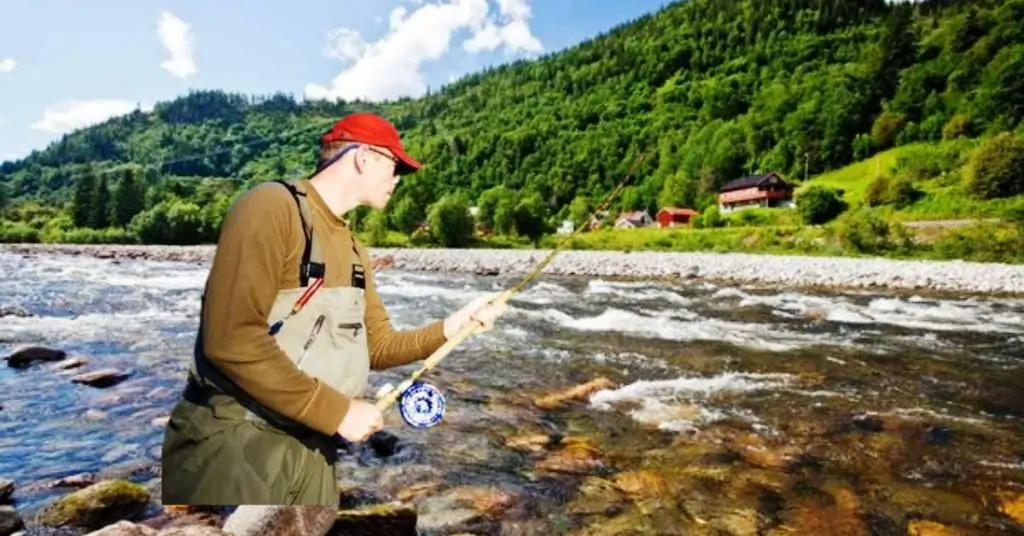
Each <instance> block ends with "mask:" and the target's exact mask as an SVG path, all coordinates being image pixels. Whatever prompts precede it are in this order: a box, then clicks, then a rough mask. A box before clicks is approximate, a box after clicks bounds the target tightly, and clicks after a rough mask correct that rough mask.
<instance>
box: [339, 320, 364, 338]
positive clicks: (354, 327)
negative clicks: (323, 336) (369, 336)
mask: <svg viewBox="0 0 1024 536" xmlns="http://www.w3.org/2000/svg"><path fill="white" fill-rule="evenodd" d="M337 326H338V331H341V332H342V333H346V334H347V333H349V332H351V333H352V336H353V337H358V336H359V332H360V331H362V329H363V323H362V322H341V323H339V324H337Z"/></svg>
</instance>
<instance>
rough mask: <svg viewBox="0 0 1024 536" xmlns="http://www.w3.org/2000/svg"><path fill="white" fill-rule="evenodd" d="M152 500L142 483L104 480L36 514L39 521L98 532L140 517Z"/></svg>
mask: <svg viewBox="0 0 1024 536" xmlns="http://www.w3.org/2000/svg"><path fill="white" fill-rule="evenodd" d="M149 501H150V495H149V491H147V490H146V488H144V487H142V486H140V485H138V484H134V483H132V482H128V481H125V480H104V481H101V482H97V483H95V484H93V485H91V486H88V487H86V488H82V489H80V490H78V491H75V492H74V493H71V494H68V495H65V496H63V497H61V498H60V499H57V500H56V501H55V502H53V503H51V504H50V505H48V506H46V507H45V508H44V509H43V510H42V511H40V512H39V514H37V515H36V518H35V522H36V523H38V524H40V525H45V526H50V527H62V526H73V527H81V528H86V529H91V530H96V529H99V528H102V527H105V526H107V525H111V524H114V523H116V522H118V521H121V520H124V519H132V518H134V517H136V516H138V515H139V514H141V513H142V512H143V511H144V510H145V509H146V507H147V505H148V504H149Z"/></svg>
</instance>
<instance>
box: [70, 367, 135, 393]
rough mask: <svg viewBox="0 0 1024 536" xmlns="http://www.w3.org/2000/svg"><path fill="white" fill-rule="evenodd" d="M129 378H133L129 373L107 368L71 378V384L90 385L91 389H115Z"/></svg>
mask: <svg viewBox="0 0 1024 536" xmlns="http://www.w3.org/2000/svg"><path fill="white" fill-rule="evenodd" d="M129 376H131V373H129V372H125V371H122V370H119V369H116V368H105V369H100V370H95V371H92V372H85V373H82V374H79V375H77V376H75V377H73V378H71V382H72V383H78V384H82V385H88V386H89V387H96V388H99V389H104V388H107V387H113V386H115V385H117V384H119V383H121V382H123V381H124V380H126V379H127V378H128V377H129Z"/></svg>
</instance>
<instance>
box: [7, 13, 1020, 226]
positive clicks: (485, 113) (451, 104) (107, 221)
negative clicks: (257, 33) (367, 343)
mask: <svg viewBox="0 0 1024 536" xmlns="http://www.w3.org/2000/svg"><path fill="white" fill-rule="evenodd" d="M1022 20H1024V0H1008V1H1003V0H974V1H966V0H941V1H940V0H932V1H925V2H917V3H905V2H901V3H894V4H892V5H890V4H888V3H887V2H886V1H885V0H842V1H837V0H724V1H723V0H691V1H688V2H677V3H674V4H671V5H669V6H667V7H666V8H664V9H663V10H660V11H658V12H656V13H652V14H650V15H648V16H645V17H643V18H640V19H638V20H635V21H630V22H629V23H626V24H623V25H621V26H619V27H617V28H614V29H612V30H610V31H608V32H607V33H605V34H603V35H600V36H598V37H596V38H594V39H592V40H590V41H587V42H585V43H582V44H580V45H578V46H576V47H573V48H571V49H568V50H564V51H560V52H557V53H553V54H550V55H548V56H546V57H544V58H541V59H539V60H536V61H529V62H527V61H521V62H517V63H514V64H511V65H507V66H503V67H500V68H494V69H490V70H488V71H486V72H481V73H478V74H475V75H472V76H469V77H466V78H464V79H462V80H460V81H458V82H456V83H454V84H451V85H449V86H446V87H444V88H442V89H441V90H440V91H437V92H434V93H433V94H430V95H427V96H425V97H423V98H418V99H404V100H401V101H397V102H388V103H381V104H377V105H370V104H367V103H359V102H352V103H325V102H304V103H298V102H296V100H294V99H293V98H292V97H290V96H287V95H272V96H264V97H250V96H242V95H232V94H226V93H222V92H218V91H200V92H193V93H191V94H189V95H186V96H183V97H181V98H179V99H177V100H174V101H171V102H164V103H161V104H159V105H157V106H156V107H155V109H154V110H153V111H152V112H151V113H143V112H135V113H132V114H129V115H127V116H124V117H119V118H115V119H111V120H109V121H107V122H105V123H103V124H101V125H97V126H94V127H91V128H86V129H83V130H80V131H77V132H74V133H71V134H68V135H67V136H65V137H64V138H63V139H62V140H60V141H59V142H57V143H54V144H53V145H51V146H49V147H46V148H45V149H42V150H40V151H37V152H35V153H33V154H32V155H30V156H29V157H28V158H26V159H24V160H21V161H18V162H12V163H6V164H4V165H3V166H2V167H0V184H3V185H4V186H5V189H6V198H7V203H9V204H10V203H14V202H15V201H36V202H38V203H39V204H41V205H42V206H43V207H51V208H49V209H47V208H40V207H39V206H36V205H33V204H27V205H25V204H23V205H22V206H21V207H20V208H17V209H15V208H12V207H9V208H8V212H9V214H8V217H9V218H17V219H20V220H23V221H24V222H25V223H24V224H20V226H19V227H18V228H19V229H21V231H19V232H21V233H23V234H24V235H25V236H24V238H25V239H32V238H35V239H39V240H45V239H47V236H49V237H50V238H51V239H52V238H53V237H55V236H62V237H64V238H65V239H69V240H70V239H71V238H69V237H72V236H75V232H76V231H75V228H88V227H93V228H103V227H114V228H123V229H126V230H125V231H123V232H122V231H108V232H107V234H106V235H104V236H106V238H105V239H109V240H126V241H130V240H138V239H141V240H143V241H147V242H171V243H188V242H195V241H203V240H206V241H208V240H211V239H212V238H213V237H214V236H215V230H216V227H217V225H218V224H219V221H220V217H221V215H222V214H223V211H224V210H225V209H226V207H227V206H228V205H229V203H230V201H231V199H232V198H233V196H234V195H236V194H237V192H239V191H240V189H241V188H244V187H246V186H247V185H250V184H253V183H254V182H257V181H263V180H268V179H273V178H278V177H281V176H296V175H302V174H305V173H307V172H309V171H310V170H311V168H312V165H313V162H314V142H315V139H316V137H317V135H318V134H319V133H320V132H322V131H323V130H324V129H325V128H326V127H327V126H328V125H329V123H330V122H331V121H332V120H333V119H335V118H337V117H338V116H340V115H342V114H344V113H346V112H349V111H353V110H365V109H371V110H375V111H378V112H380V113H382V114H383V115H385V116H387V117H388V118H390V119H391V120H392V121H393V122H394V123H395V124H396V126H398V128H399V129H400V130H402V131H403V134H404V136H405V138H406V140H407V145H408V147H409V150H410V152H411V153H412V154H413V155H415V156H416V157H417V158H419V159H421V160H422V161H423V162H424V163H425V164H426V166H425V169H424V170H423V171H422V172H421V173H419V174H417V175H415V176H413V177H411V178H409V179H407V180H405V181H403V183H402V185H401V186H400V188H399V189H398V191H397V192H396V195H395V198H394V199H393V200H392V203H391V204H390V205H389V208H388V210H387V211H386V212H385V213H384V214H382V215H380V216H375V219H374V220H373V226H374V229H375V232H376V234H377V236H378V237H379V236H383V233H384V230H385V228H389V229H391V230H397V231H402V232H403V233H410V232H412V230H413V229H415V228H416V227H417V226H418V225H419V223H420V222H422V221H424V219H425V218H427V217H428V215H429V214H428V210H429V208H430V205H431V204H432V203H434V202H436V201H444V202H443V203H439V204H437V205H436V206H437V207H441V208H444V207H449V208H451V207H453V206H456V207H458V206H463V205H464V204H465V203H466V202H469V203H471V204H479V206H480V207H481V217H482V219H483V220H484V221H483V223H485V224H487V226H488V227H490V228H492V229H494V230H496V231H498V232H499V234H502V233H503V234H520V235H526V236H530V237H531V238H535V237H536V236H537V235H539V234H542V233H543V232H544V231H545V230H550V225H551V223H552V222H553V221H556V220H555V218H554V216H556V215H557V216H559V217H562V216H570V215H575V216H579V215H580V214H583V213H585V210H586V208H588V207H589V203H591V202H593V200H595V199H597V198H599V197H600V196H603V195H604V194H605V193H606V192H607V191H608V190H609V189H611V188H612V187H613V186H614V185H615V184H616V183H617V182H618V181H619V180H621V178H622V177H623V175H624V174H625V173H626V171H627V168H628V167H629V166H630V164H631V163H632V162H633V160H634V159H635V158H636V156H637V155H638V154H639V153H641V152H644V153H645V154H646V156H647V157H646V159H645V161H644V164H643V166H642V167H641V168H640V169H639V171H638V172H637V173H636V174H635V176H636V182H635V183H634V185H633V186H631V187H630V188H629V189H627V191H625V192H624V194H623V195H622V197H621V198H620V200H619V204H618V205H617V207H616V208H618V209H628V208H639V207H648V208H656V207H657V206H659V205H662V204H676V205H682V206H693V207H696V208H704V207H706V206H709V205H711V204H713V203H714V199H715V194H716V191H717V188H718V187H720V186H721V185H722V184H724V183H725V182H726V181H728V180H731V179H734V178H737V177H739V176H741V175H743V174H746V173H749V172H767V171H778V172H781V173H782V174H783V175H785V176H787V177H789V178H790V179H792V180H795V181H801V180H803V179H805V178H807V177H813V176H815V175H818V174H820V173H824V172H827V171H829V170H835V169H838V168H841V167H843V166H846V165H847V164H850V163H852V162H854V161H857V160H861V159H865V158H868V157H870V156H872V155H874V154H876V153H878V152H881V151H885V150H888V149H891V148H893V147H896V146H901V145H906V144H912V143H917V142H926V143H936V142H939V141H941V140H951V141H956V140H959V139H969V140H979V139H982V140H984V139H989V138H991V137H993V136H995V135H996V134H998V133H1000V132H1004V131H1009V132H1011V133H1015V134H1016V138H1015V139H1017V140H1019V139H1020V137H1021V134H1022V132H1024V129H1022V127H1021V124H1022V119H1024V25H1022V24H1021V23H1020V21H1022ZM1004 145H1005V144H1004ZM1008 147H1010V149H1009V150H1011V151H1012V150H1017V149H1013V147H1017V148H1018V149H1019V144H1017V145H1013V144H1012V143H1010V145H1008ZM965 158H966V157H965ZM1010 161H1011V162H1016V161H1018V160H1014V159H1013V158H1011V159H1010ZM82 177H86V179H82ZM124 177H130V179H128V180H127V181H125V180H124ZM207 179H208V180H207ZM76 180H77V181H80V182H79V184H80V186H81V185H85V186H82V187H80V188H79V192H78V194H77V200H78V203H74V202H71V201H73V200H74V199H75V198H76V196H75V195H74V188H73V185H74V184H75V182H76ZM1022 183H1024V179H1019V180H1018V181H1017V182H1016V183H1014V184H1009V185H1008V186H1007V185H1004V186H1002V187H1000V188H997V190H998V192H997V194H998V195H999V196H1003V197H1008V196H1015V195H1021V194H1024V184H1022ZM94 184H103V185H104V186H103V187H102V188H97V187H95V186H93V185H94ZM122 186H124V187H122ZM100 190H102V191H103V192H104V193H101V194H97V193H96V192H98V191H100ZM142 191H145V194H144V197H142V198H139V197H138V195H139V194H138V193H137V192H142ZM512 191H516V192H517V194H516V195H515V196H512V193H511V192H512ZM446 194H452V195H450V196H449V197H444V196H446ZM97 195H100V196H101V197H103V198H104V199H105V200H104V204H102V205H101V204H98V203H97V202H96V196H97ZM986 195H987V194H986ZM993 195H995V194H993ZM107 198H109V199H107ZM442 198H443V199H442ZM117 199H119V200H120V201H115V200H117ZM133 200H134V201H133ZM65 202H68V203H66V206H65V205H62V203H65ZM111 207H116V208H111ZM58 210H62V211H64V212H63V214H64V215H63V216H58V214H57V211H58ZM90 210H91V211H92V214H90V213H89V212H90ZM439 210H440V208H439ZM538 223H544V224H546V225H538ZM12 228H13V227H12ZM30 228H31V229H30ZM33 233H34V234H33ZM81 236H84V235H82V234H81V233H79V238H81ZM442 238H443V237H442ZM446 240H447V239H446ZM447 241H448V242H450V243H452V244H456V243H457V242H458V241H457V240H447Z"/></svg>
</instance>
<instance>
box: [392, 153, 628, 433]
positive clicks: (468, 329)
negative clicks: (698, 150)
mask: <svg viewBox="0 0 1024 536" xmlns="http://www.w3.org/2000/svg"><path fill="white" fill-rule="evenodd" d="M644 157H645V153H640V155H639V156H637V158H636V160H634V161H633V165H631V166H630V168H629V171H627V172H626V176H625V177H623V179H622V180H621V181H619V183H618V185H616V186H615V188H614V189H613V190H612V191H611V192H609V193H608V194H607V195H606V196H605V198H604V199H603V200H602V201H601V203H599V204H598V206H597V207H596V208H595V209H594V210H593V211H592V212H591V214H590V217H588V218H586V219H584V220H583V222H581V223H580V225H579V226H577V227H576V228H575V229H573V230H572V232H571V233H569V234H568V235H566V236H565V238H563V239H562V240H561V241H560V242H559V243H558V244H556V245H555V247H554V248H553V249H552V250H551V251H550V252H549V253H548V254H547V255H546V256H545V257H544V258H543V259H542V260H541V261H540V262H539V263H538V264H537V265H536V266H535V267H534V268H533V269H532V270H531V271H530V272H528V273H527V274H526V276H524V277H523V278H522V279H521V280H520V281H519V282H518V283H516V284H515V285H513V286H512V287H511V288H509V289H507V290H505V291H504V292H502V293H501V294H499V295H498V297H497V298H495V299H494V300H492V301H491V302H490V304H492V305H493V304H496V303H501V304H505V303H508V301H509V300H510V299H511V298H512V296H514V295H515V294H517V293H519V292H520V291H522V289H523V288H524V287H525V286H526V285H527V283H529V282H530V281H531V280H533V279H534V278H535V277H537V276H538V275H540V273H541V272H542V271H543V270H544V268H545V267H547V265H548V264H550V263H551V261H552V260H553V259H554V258H555V256H556V255H557V254H558V253H559V252H560V251H561V250H562V249H564V247H565V246H566V245H568V244H569V242H570V241H571V240H572V238H573V236H575V235H576V233H578V232H579V231H581V230H583V228H585V227H586V226H587V225H590V222H591V221H592V220H593V219H594V218H596V217H597V215H598V214H600V213H601V211H603V210H605V209H606V208H607V206H608V205H609V204H610V203H611V201H612V200H613V199H614V198H615V197H616V196H618V195H619V193H620V192H621V191H622V189H623V188H624V187H625V186H626V183H627V182H628V181H629V178H630V176H631V175H632V174H633V173H634V172H635V171H636V169H637V168H638V167H639V165H640V163H641V162H642V161H643V160H644ZM474 320H475V319H474ZM482 326H483V324H481V323H480V322H479V321H473V322H468V323H467V324H466V325H465V326H463V328H462V329H461V330H459V332H458V333H456V334H455V335H454V336H452V338H451V339H448V340H447V341H445V343H444V344H442V345H441V347H440V348H438V349H437V350H435V351H434V353H432V354H431V355H430V356H429V357H427V358H426V359H425V360H424V361H423V364H422V365H421V366H420V367H419V368H418V369H416V370H415V371H414V372H413V373H412V374H411V375H410V376H409V377H408V378H406V379H405V380H404V381H402V382H401V383H400V384H399V385H398V386H397V387H395V386H394V385H392V384H390V383H388V384H385V385H383V386H381V388H380V389H378V391H377V393H376V399H377V401H376V405H377V409H379V410H380V411H381V412H382V413H383V412H384V411H386V410H387V409H388V408H389V407H391V405H392V404H395V403H396V402H398V403H399V412H400V414H401V417H402V420H403V421H405V423H406V424H408V425H409V426H413V427H415V428H429V427H432V426H435V425H437V424H438V423H440V422H441V420H442V419H443V418H444V413H445V399H444V395H443V394H441V391H440V390H439V389H438V388H437V387H435V386H433V385H431V384H429V383H427V382H424V381H422V380H420V377H422V376H423V375H424V374H426V373H427V372H429V371H431V370H433V369H434V368H435V367H437V365H438V364H439V363H441V361H442V360H444V358H445V357H447V356H448V354H450V353H451V352H452V351H453V350H455V348H456V347H457V346H458V345H459V344H460V343H462V341H464V340H465V339H466V338H468V337H469V336H470V335H472V334H474V333H476V331H477V330H478V329H480V328H481V327H482Z"/></svg>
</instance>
